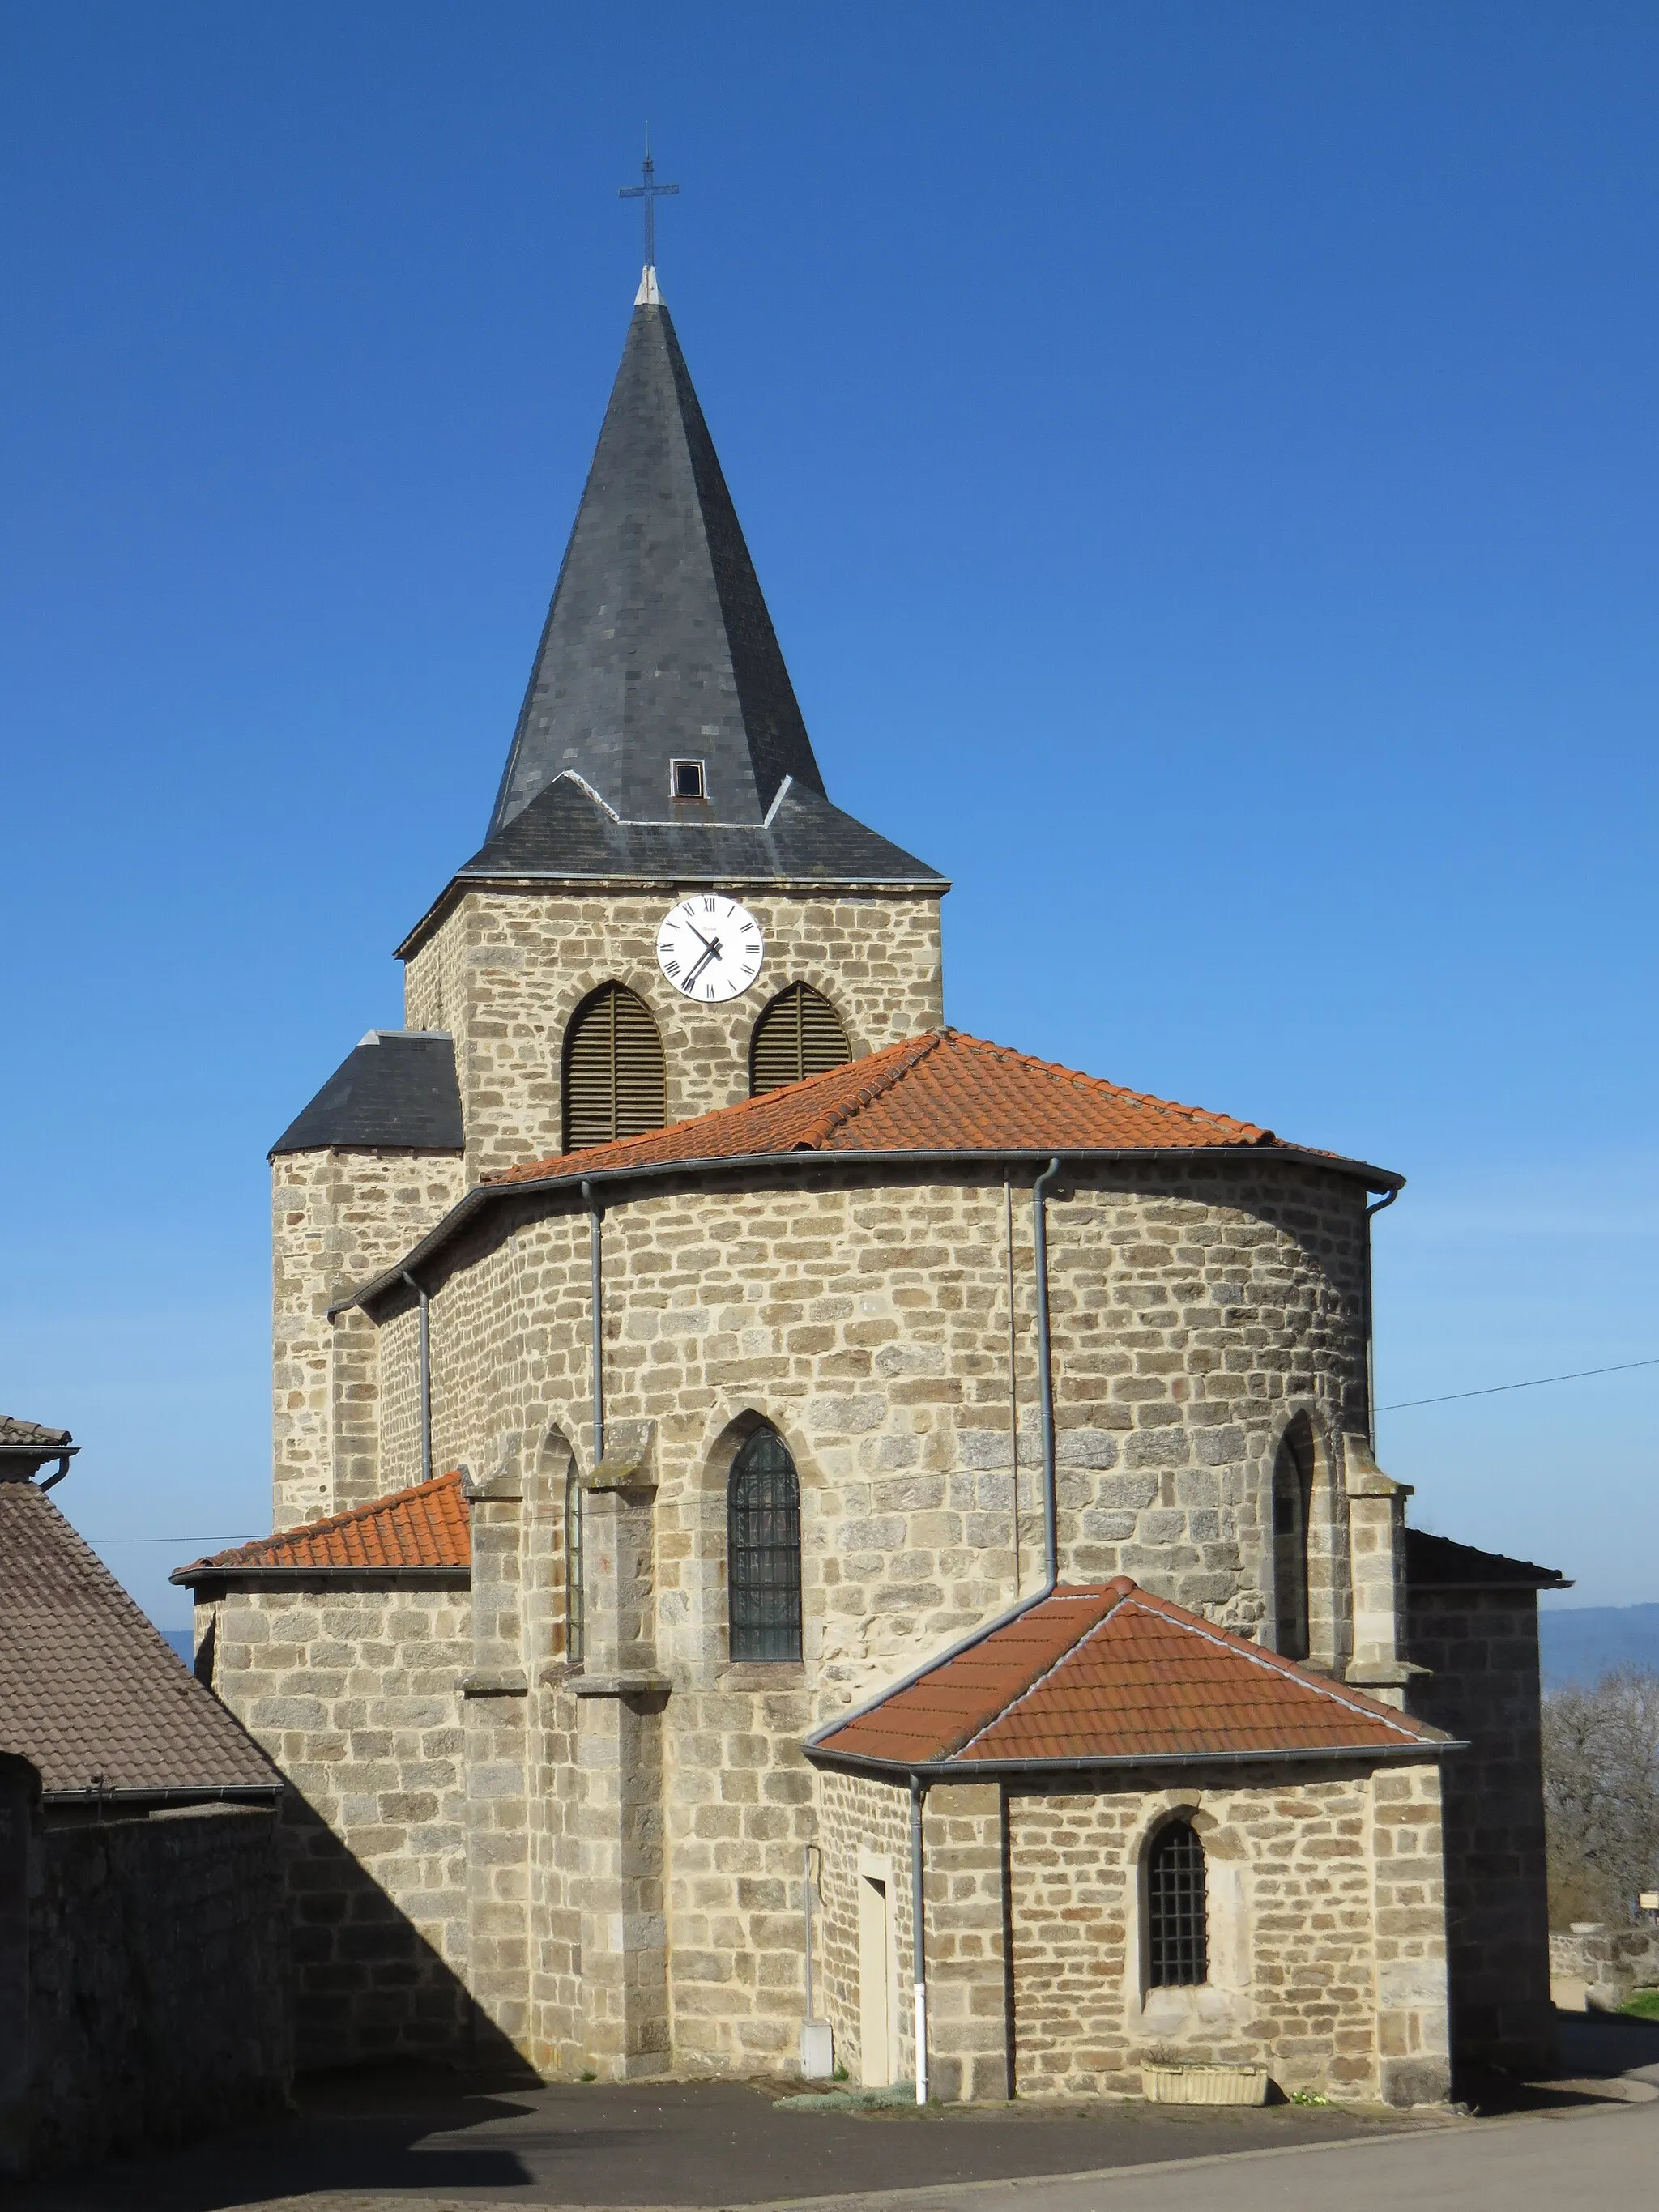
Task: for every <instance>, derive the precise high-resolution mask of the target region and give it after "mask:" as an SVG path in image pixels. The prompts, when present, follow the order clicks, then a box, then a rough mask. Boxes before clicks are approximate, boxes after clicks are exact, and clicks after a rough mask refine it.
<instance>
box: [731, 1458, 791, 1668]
mask: <svg viewBox="0 0 1659 2212" xmlns="http://www.w3.org/2000/svg"><path fill="white" fill-rule="evenodd" d="M726 1537H727V1557H728V1559H729V1562H730V1568H729V1571H730V1585H731V1595H732V1658H733V1659H799V1657H800V1480H799V1476H798V1475H797V1474H796V1473H795V1462H794V1461H793V1460H792V1459H791V1458H790V1456H789V1449H788V1446H787V1444H786V1443H784V1441H783V1438H782V1437H781V1436H780V1435H779V1434H778V1432H777V1431H776V1430H775V1429H757V1430H756V1431H755V1433H754V1435H753V1436H752V1437H750V1438H749V1440H748V1442H747V1443H745V1444H744V1446H743V1448H742V1449H741V1450H740V1451H739V1452H738V1455H737V1457H736V1459H735V1460H734V1461H733V1462H732V1480H731V1481H730V1483H729V1484H728V1486H727V1488H726Z"/></svg>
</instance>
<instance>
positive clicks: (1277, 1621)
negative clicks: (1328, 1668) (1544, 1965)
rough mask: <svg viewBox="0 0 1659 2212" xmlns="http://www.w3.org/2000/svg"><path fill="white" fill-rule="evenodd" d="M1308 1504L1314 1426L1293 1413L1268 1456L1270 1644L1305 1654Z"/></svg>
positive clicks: (1292, 1654)
mask: <svg viewBox="0 0 1659 2212" xmlns="http://www.w3.org/2000/svg"><path fill="white" fill-rule="evenodd" d="M1312 1508H1313V1431H1312V1429H1311V1428H1310V1425H1309V1423H1308V1417H1307V1415H1306V1414H1305V1413H1298V1414H1297V1417H1296V1419H1294V1420H1293V1421H1292V1422H1291V1425H1290V1426H1289V1428H1287V1429H1286V1430H1285V1433H1284V1435H1283V1437H1280V1439H1279V1455H1278V1457H1277V1458H1276V1459H1275V1460H1274V1461H1273V1626H1274V1636H1273V1644H1274V1649H1275V1650H1277V1651H1279V1654H1280V1656H1282V1657H1284V1658H1286V1659H1305V1658H1306V1657H1307V1656H1308V1653H1309V1651H1310V1649H1311V1648H1312V1647H1311V1645H1310V1641H1309V1636H1308V1523H1309V1521H1310V1518H1311V1516H1312Z"/></svg>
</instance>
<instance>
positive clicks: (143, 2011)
mask: <svg viewBox="0 0 1659 2212" xmlns="http://www.w3.org/2000/svg"><path fill="white" fill-rule="evenodd" d="M31 1887H32V1890H33V1895H32V1897H31V1899H30V1904H29V1928H28V2003H27V2091H26V2094H25V2100H24V2117H23V2122H22V2124H21V2126H19V2127H15V2128H14V2130H11V2133H12V2142H11V2147H10V2148H11V2154H12V2156H13V2160H14V2166H23V2167H24V2168H25V2169H26V2170H28V2171H33V2172H43V2171H47V2170H50V2169H52V2168H54V2167H59V2166H76V2165H84V2164H89V2163H92V2162H94V2161H95V2160H100V2159H103V2158H106V2157H110V2156H112V2155H116V2154H125V2153H131V2152H134V2151H137V2150H141V2149H149V2148H159V2147H161V2146H164V2145H167V2144H171V2143H174V2142H183V2141H185V2140H187V2139H188V2138H190V2137H191V2136H196V2135H202V2134H206V2133H208V2132H210V2131H211V2130H214V2129H216V2128H222V2127H225V2126H228V2125H231V2124H234V2123H236V2122H239V2121H245V2120H249V2119H254V2118H264V2117H266V2116H268V2115H270V2114H274V2113H276V2112H281V2111H283V2109H284V2107H285V2105H286V2102H287V2098H288V2091H289V2081H290V2078H291V2072H292V2064H293V2060H292V2051H291V2044H290V2029H289V1962H288V1943H287V1929H286V1926H285V1923H284V1916H283V1896H282V1883H281V1874H280V1867H279V1863H278V1853H277V1849H276V1816H275V1814H273V1813H271V1812H270V1811H268V1810H258V1811H256V1810H252V1809H247V1808H238V1807H231V1806H226V1805H205V1806H201V1807H194V1808H187V1809H179V1810H176V1811H171V1812H159V1813H153V1814H150V1815H149V1818H148V1819H145V1818H143V1817H142V1816H141V1817H137V1818H130V1819H106V1820H82V1821H79V1822H76V1824H73V1825H65V1824H64V1823H63V1822H62V1821H61V1820H58V1819H57V1818H55V1817H54V1816H53V1815H52V1814H51V1813H50V1812H49V1813H48V1814H47V1815H46V1820H45V1822H44V1824H43V1825H40V1826H38V1827H37V1831H36V1834H35V1838H34V1846H33V1881H32V1884H31ZM19 2027H20V2016H19V2015H18V2014H17V2013H16V2012H15V2011H14V2012H13V2014H12V2015H11V2016H10V2019H9V2021H8V2024H7V2030H6V2033H7V2036H8V2039H9V2038H12V2037H15V2036H17V2034H18V2029H19ZM19 2040H20V2041H21V2040H22V2039H21V2038H19ZM0 2132H3V2130H0Z"/></svg>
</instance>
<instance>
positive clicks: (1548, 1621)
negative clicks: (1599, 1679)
mask: <svg viewBox="0 0 1659 2212" xmlns="http://www.w3.org/2000/svg"><path fill="white" fill-rule="evenodd" d="M1538 1640H1539V1644H1540V1647H1541V1651H1542V1655H1543V1662H1544V1687H1545V1688H1546V1689H1547V1690H1559V1688H1560V1687H1561V1686H1562V1685H1563V1684H1564V1683H1565V1682H1593V1681H1594V1680H1595V1678H1596V1676H1597V1675H1598V1674H1605V1673H1606V1672H1607V1668H1609V1667H1650V1668H1652V1669H1653V1670H1654V1672H1655V1673H1656V1674H1659V1605H1583V1606H1571V1607H1567V1608H1566V1609H1565V1611H1563V1612H1561V1613H1556V1612H1554V1611H1553V1610H1546V1611H1543V1612H1541V1613H1540V1614H1539V1616H1538Z"/></svg>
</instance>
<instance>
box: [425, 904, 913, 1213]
mask: <svg viewBox="0 0 1659 2212" xmlns="http://www.w3.org/2000/svg"><path fill="white" fill-rule="evenodd" d="M725 889H726V891H727V892H728V893H729V895H730V896H733V897H736V898H740V899H742V900H743V901H744V903H745V904H746V905H747V906H748V907H749V908H750V911H751V912H752V913H753V914H754V915H755V916H756V919H757V921H759V923H760V925H761V927H762V929H763V932H764V933H765V937H766V954H765V961H764V964H763V967H762V969H761V974H760V978H759V980H758V981H757V983H756V984H755V985H754V987H753V988H752V989H750V990H749V991H747V992H745V993H744V995H743V996H742V997H741V998H738V999H734V1000H729V1001H728V1002H727V1003H726V1005H724V1006H698V1005H695V1004H694V1003H693V1002H692V1001H691V1000H689V999H686V998H684V997H682V996H681V994H679V993H678V991H676V990H675V989H674V988H673V987H672V986H671V984H669V983H668V982H667V981H665V979H664V977H663V975H662V973H661V970H660V969H659V968H658V966H657V956H656V943H657V927H658V924H659V922H660V921H661V920H662V918H663V916H664V915H665V913H666V912H667V911H668V909H669V908H670V907H671V905H672V904H673V903H674V902H675V901H676V899H677V898H678V897H679V896H681V893H680V891H679V890H678V889H676V888H675V887H674V886H673V885H672V884H664V885H663V886H662V887H661V888H660V889H659V890H653V891H639V890H603V891H598V892H596V891H589V892H586V893H583V892H580V891H571V892H568V893H565V894H559V893H557V892H551V891H546V890H537V891H535V892H533V893H522V894H521V893H513V892H512V891H507V890H477V891H468V892H467V893H465V895H464V896H463V897H462V898H461V900H460V901H459V904H458V905H457V906H456V907H455V908H453V910H452V911H451V912H450V913H449V914H448V915H447V916H446V917H445V919H444V921H442V922H441V924H440V926H439V927H438V928H437V929H436V930H435V931H434V932H433V933H432V934H431V935H430V936H429V937H428V938H427V939H426V940H425V942H424V943H423V944H422V945H421V946H420V947H419V949H418V950H417V951H415V952H414V953H413V954H412V955H411V956H410V958H409V961H408V964H407V967H406V969H405V981H404V1006H405V1018H406V1019H407V1021H408V1023H409V1024H410V1027H411V1028H415V1029H427V1028H437V1029H445V1030H450V1031H451V1032H452V1033H453V1036H454V1039H455V1052H456V1067H457V1073H458V1074H459V1078H460V1085H461V1108H462V1114H463V1116H464V1119H465V1125H466V1147H467V1149H466V1179H467V1181H468V1182H469V1183H471V1182H477V1180H478V1178H479V1177H480V1176H484V1175H489V1174H492V1173H495V1172H496V1171H498V1170H501V1169H503V1168H509V1167H516V1166H518V1165H519V1164H520V1163H521V1162H522V1161H525V1160H532V1159H536V1158H543V1157H545V1156H547V1155H549V1154H551V1153H555V1152H559V1151H560V1150H562V1146H563V1131H562V1097H561V1054H562V1047H563V1041H564V1032H565V1027H566V1024H568V1021H569V1019H570V1017H571V1015H572V1014H573V1013H574V1012H575V1010H576V1008H577V1007H578V1006H580V1003H581V1001H582V1000H584V999H585V998H586V996H587V994H588V993H589V992H590V991H592V990H594V989H595V988H597V987H598V986H599V984H601V983H609V982H615V983H622V984H625V985H626V986H627V987H628V988H629V990H630V991H634V992H636V993H637V994H638V995H639V996H640V997H641V999H643V1000H644V1001H645V1003H646V1004H647V1006H649V1007H650V1009H651V1012H652V1013H653V1016H654V1017H655V1019H656V1024H657V1027H658V1030H659V1032H660V1034H661V1036H662V1041H663V1051H664V1055H665V1061H666V1066H667V1076H668V1118H669V1120H670V1121H685V1120H687V1119H689V1118H690V1116H691V1115H696V1114H707V1113H708V1112H710V1111H712V1109H714V1108H715V1107H717V1106H729V1105H731V1104H732V1103H733V1102H734V1101H735V1100H738V1099H740V1098H746V1097H748V1096H749V1037H750V1031H751V1030H752V1029H753V1028H754V1025H755V1021H756V1018H757V1016H758V1015H759V1013H760V1012H761V1010H762V1008H763V1006H766V1005H767V1004H768V1003H769V1001H770V1000H771V999H772V998H773V997H774V996H775V994H777V993H778V992H779V991H781V990H782V989H784V988H785V987H787V985H788V984H791V983H810V984H811V986H812V987H813V988H814V989H815V990H817V991H821V992H822V993H823V995H824V997H825V998H827V999H828V1000H829V1002H830V1004H831V1005H832V1006H835V1008H836V1011H837V1012H838V1013H839V1014H840V1015H841V1018H842V1022H843V1024H845V1026H846V1030H847V1034H848V1040H849V1042H851V1045H852V1048H853V1052H854V1056H855V1057H861V1056H862V1055H864V1054H866V1053H871V1052H875V1051H878V1050H879V1049H880V1048H881V1047H882V1046H884V1045H888V1044H893V1043H896V1042H897V1041H898V1040H899V1039H900V1038H902V1037H908V1036H918V1035H920V1034H921V1031H922V1030H930V1029H936V1028H937V1027H938V1026H939V1023H940V1022H942V1021H943V1019H944V1018H945V1015H944V981H943V968H942V965H941V955H940V947H939V898H938V896H924V897H918V896H915V895H914V894H904V895H902V896H901V895H895V894H885V895H884V894H871V895H869V896H859V897H853V896H845V895H840V894H830V893H815V892H812V891H811V890H802V891H799V892H780V891H778V890H766V889H761V888H757V889H755V890H745V889H744V886H743V885H741V884H728V885H726V886H725Z"/></svg>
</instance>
